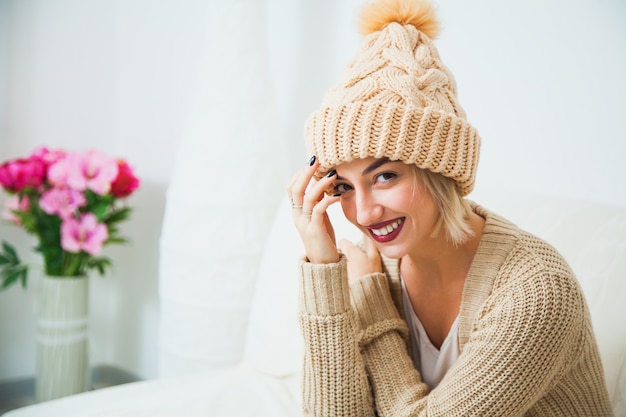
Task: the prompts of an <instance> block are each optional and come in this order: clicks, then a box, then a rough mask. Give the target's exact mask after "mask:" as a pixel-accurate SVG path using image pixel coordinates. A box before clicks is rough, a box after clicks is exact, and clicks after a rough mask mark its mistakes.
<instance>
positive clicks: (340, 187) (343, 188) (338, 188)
mask: <svg viewBox="0 0 626 417" xmlns="http://www.w3.org/2000/svg"><path fill="white" fill-rule="evenodd" d="M351 189H352V187H350V186H349V185H348V184H336V185H335V186H334V187H333V191H334V193H335V194H344V193H347V192H348V191H350V190H351Z"/></svg>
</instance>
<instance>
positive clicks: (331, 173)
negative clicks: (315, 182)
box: [326, 169, 337, 178]
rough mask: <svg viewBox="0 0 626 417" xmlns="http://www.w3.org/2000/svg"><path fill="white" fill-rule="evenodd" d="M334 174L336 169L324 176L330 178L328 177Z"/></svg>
mask: <svg viewBox="0 0 626 417" xmlns="http://www.w3.org/2000/svg"><path fill="white" fill-rule="evenodd" d="M336 173H337V170H336V169H333V170H332V171H330V172H329V173H328V174H326V176H327V177H328V178H330V177H332V176H334V175H335V174H336Z"/></svg>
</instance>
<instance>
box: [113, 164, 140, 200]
mask: <svg viewBox="0 0 626 417" xmlns="http://www.w3.org/2000/svg"><path fill="white" fill-rule="evenodd" d="M117 168H118V174H117V178H116V179H115V181H113V184H111V194H113V195H114V196H115V197H117V198H124V197H128V196H129V195H131V194H132V193H133V192H134V191H135V190H136V189H137V188H138V187H139V179H138V178H137V177H136V176H135V174H134V173H133V170H132V168H131V167H130V166H129V165H128V163H126V161H125V160H123V159H119V160H118V161H117Z"/></svg>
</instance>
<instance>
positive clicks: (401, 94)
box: [305, 0, 480, 196]
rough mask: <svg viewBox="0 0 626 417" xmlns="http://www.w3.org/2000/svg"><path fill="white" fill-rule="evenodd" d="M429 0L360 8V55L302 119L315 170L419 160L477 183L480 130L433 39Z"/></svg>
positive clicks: (465, 190) (466, 186) (461, 186)
mask: <svg viewBox="0 0 626 417" xmlns="http://www.w3.org/2000/svg"><path fill="white" fill-rule="evenodd" d="M435 14H436V13H435V9H434V7H433V6H432V5H431V4H430V3H429V2H428V1H427V0H373V1H372V2H371V3H368V4H367V5H366V6H365V7H364V9H363V10H362V13H361V16H360V28H361V31H362V32H363V34H364V35H366V36H365V37H364V38H363V41H362V42H361V47H360V48H359V50H358V51H357V54H356V56H355V57H354V58H353V60H352V61H351V62H350V63H349V64H348V65H347V67H346V68H345V69H344V71H343V74H342V76H341V78H340V80H339V82H338V83H337V84H336V85H335V86H333V87H331V88H330V89H329V90H328V91H327V92H326V94H325V96H324V99H323V101H322V105H321V107H320V108H319V109H318V110H316V111H314V112H313V113H312V114H311V115H310V116H309V118H308V119H307V122H306V124H305V136H306V139H307V148H308V151H309V154H310V155H316V156H317V160H318V161H319V166H318V169H317V171H316V174H315V176H316V177H317V178H321V177H322V176H323V175H324V173H326V172H328V171H330V170H331V169H332V168H333V167H337V166H338V165H340V164H341V163H343V162H349V161H352V160H354V159H363V158H367V157H374V158H388V159H390V160H392V161H402V162H404V163H407V164H415V165H417V167H419V168H421V169H427V170H429V171H432V172H435V173H439V174H441V175H443V176H446V177H448V178H451V179H453V180H454V181H455V183H456V185H457V188H458V190H459V191H460V194H461V195H463V196H465V195H467V194H469V193H470V192H471V191H472V189H473V187H474V180H475V176H476V167H477V163H478V156H479V152H480V136H479V135H478V132H477V131H476V129H474V127H473V126H472V125H471V124H470V123H469V122H468V121H467V120H466V117H465V112H464V111H463V109H462V107H461V105H460V104H459V102H458V97H457V92H456V83H455V81H454V77H453V76H452V73H450V71H449V70H448V68H447V67H446V66H445V65H444V64H443V62H442V61H441V57H440V56H439V52H438V51H437V49H436V47H435V45H434V43H433V40H432V39H433V37H435V36H436V35H437V32H438V29H439V23H438V21H437V19H436V16H435Z"/></svg>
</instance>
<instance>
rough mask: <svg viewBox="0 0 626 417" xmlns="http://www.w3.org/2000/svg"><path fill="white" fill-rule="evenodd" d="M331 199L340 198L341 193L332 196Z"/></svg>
mask: <svg viewBox="0 0 626 417" xmlns="http://www.w3.org/2000/svg"><path fill="white" fill-rule="evenodd" d="M333 197H341V193H337V194H333Z"/></svg>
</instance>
